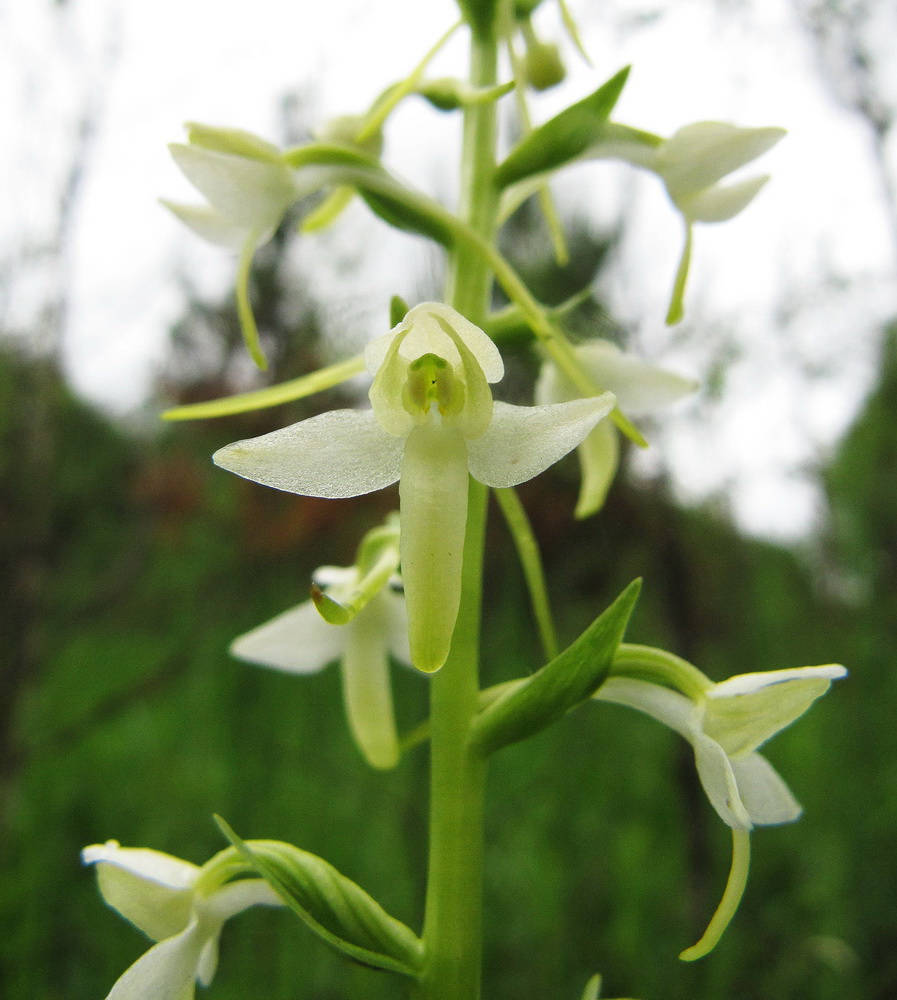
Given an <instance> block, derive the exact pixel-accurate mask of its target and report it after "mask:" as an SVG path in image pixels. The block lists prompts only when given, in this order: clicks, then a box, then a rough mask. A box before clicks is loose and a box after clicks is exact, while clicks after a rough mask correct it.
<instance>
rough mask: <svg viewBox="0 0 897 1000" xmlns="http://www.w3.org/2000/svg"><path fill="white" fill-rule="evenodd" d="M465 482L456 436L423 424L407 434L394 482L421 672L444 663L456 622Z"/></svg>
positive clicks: (463, 455) (462, 448)
mask: <svg viewBox="0 0 897 1000" xmlns="http://www.w3.org/2000/svg"><path fill="white" fill-rule="evenodd" d="M467 476H468V473H467V448H466V445H465V443H464V438H463V436H462V435H461V432H460V431H458V430H455V429H453V428H450V427H444V426H441V425H439V424H433V423H430V424H423V425H421V426H419V427H415V428H414V429H413V430H412V431H411V433H410V434H409V435H408V439H407V441H406V443H405V455H404V458H403V460H402V477H401V480H400V483H399V496H400V498H401V505H402V542H401V548H402V579H403V580H404V582H405V600H406V603H407V607H408V638H409V643H410V646H411V660H412V662H413V663H414V665H415V666H416V667H417V668H418V669H419V670H423V671H425V672H427V673H430V672H432V671H434V670H438V669H439V668H440V667H441V666H442V665H443V663H445V661H446V658H447V657H448V652H449V648H450V646H451V641H452V632H453V631H454V628H455V619H456V618H457V616H458V605H459V603H460V600H461V566H462V554H463V549H464V532H465V528H466V524H467Z"/></svg>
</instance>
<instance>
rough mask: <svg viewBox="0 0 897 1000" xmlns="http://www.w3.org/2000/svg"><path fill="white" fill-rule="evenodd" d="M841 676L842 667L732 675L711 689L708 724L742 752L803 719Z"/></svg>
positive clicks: (710, 730) (726, 744) (711, 731)
mask: <svg viewBox="0 0 897 1000" xmlns="http://www.w3.org/2000/svg"><path fill="white" fill-rule="evenodd" d="M839 676H843V667H840V668H839V667H835V666H830V667H804V668H802V669H798V670H774V671H767V672H766V673H758V674H756V675H753V676H752V675H750V674H742V675H739V676H737V677H732V678H730V679H729V680H728V681H723V682H722V683H721V684H717V685H715V686H714V687H713V688H712V689H711V690H710V691H709V692H708V695H707V709H706V714H705V719H704V729H705V731H706V732H707V733H708V735H710V736H712V737H713V738H714V739H716V740H718V741H719V742H720V743H721V744H722V745H723V746H724V747H725V749H726V752H727V753H729V754H731V755H733V756H741V755H743V754H745V753H748V752H749V751H751V750H755V749H756V748H757V747H759V746H761V745H762V744H763V743H765V742H766V741H767V740H768V739H769V738H770V737H772V736H774V735H775V734H776V733H777V732H779V731H780V730H782V729H784V728H785V727H786V726H790V725H791V723H792V722H794V721H795V719H798V718H800V716H801V715H803V714H804V712H806V711H807V709H808V708H809V707H810V705H812V704H813V702H814V701H815V700H816V699H817V698H819V697H820V696H821V695H823V694H825V692H826V691H828V689H829V686H830V685H831V682H832V680H833V679H834V678H837V677H839Z"/></svg>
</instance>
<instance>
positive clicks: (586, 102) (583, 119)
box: [495, 66, 629, 189]
mask: <svg viewBox="0 0 897 1000" xmlns="http://www.w3.org/2000/svg"><path fill="white" fill-rule="evenodd" d="M628 75H629V67H628V66H626V67H625V68H624V69H621V70H620V72H619V73H617V74H616V75H615V76H613V77H611V78H610V80H608V81H607V83H605V84H603V85H602V86H600V87H599V88H598V89H597V90H596V91H595V92H594V93H593V94H590V95H589V96H588V97H585V98H583V99H582V100H581V101H578V102H577V103H576V104H573V105H572V106H571V107H569V108H567V109H566V110H564V111H562V112H561V113H560V114H559V115H556V116H555V117H554V118H552V119H551V120H550V121H547V122H545V124H544V125H540V126H539V127H538V128H536V129H533V131H532V132H530V133H529V135H527V136H525V137H524V138H523V139H522V140H521V141H520V142H519V143H518V144H517V145H516V146H515V147H514V149H512V150H511V152H510V153H509V154H508V156H507V157H506V158H505V160H504V161H503V162H502V163H501V164H500V165H499V167H498V170H497V171H496V173H495V183H496V184H497V186H498V187H499V188H500V189H501V188H506V187H507V186H508V185H509V184H514V183H516V182H517V181H520V180H523V179H524V178H525V177H532V176H533V175H534V174H541V173H545V172H546V171H548V170H553V169H554V168H555V167H559V166H562V165H563V164H564V163H569V162H570V161H571V160H574V159H576V157H577V156H579V155H580V154H582V153H584V152H585V151H586V150H587V149H588V148H589V146H591V145H592V143H593V142H595V140H596V139H597V137H598V136H599V135H600V134H601V130H602V127H603V126H604V124H605V122H606V121H607V119H608V116H609V115H610V113H611V111H613V108H614V105H615V104H616V103H617V98H618V97H619V96H620V92H621V91H622V90H623V85H624V84H625V83H626V77H627V76H628Z"/></svg>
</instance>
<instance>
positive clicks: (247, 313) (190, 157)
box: [162, 123, 319, 368]
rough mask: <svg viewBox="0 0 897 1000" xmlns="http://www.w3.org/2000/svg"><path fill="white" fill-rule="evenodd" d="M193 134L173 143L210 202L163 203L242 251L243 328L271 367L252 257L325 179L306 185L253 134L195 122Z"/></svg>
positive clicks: (256, 355)
mask: <svg viewBox="0 0 897 1000" xmlns="http://www.w3.org/2000/svg"><path fill="white" fill-rule="evenodd" d="M187 130H188V142H187V143H177V142H175V143H171V144H170V145H169V147H168V148H169V150H170V151H171V155H172V157H174V161H175V163H177V165H178V167H179V168H180V169H181V172H182V173H183V174H184V176H185V177H186V178H187V180H189V181H190V183H191V184H193V186H194V187H195V188H196V189H197V190H198V191H199V192H200V193H201V194H202V195H204V196H205V198H206V199H207V204H205V205H182V204H179V203H177V202H171V201H165V200H163V202H162V204H163V205H165V206H166V208H168V209H170V210H171V211H172V212H173V213H174V214H175V215H176V216H177V217H178V218H179V219H180V220H181V222H183V223H184V224H185V225H187V226H189V227H190V229H192V230H193V231H194V232H195V233H197V234H198V235H199V236H201V237H202V238H203V239H204V240H208V241H209V242H211V243H215V244H217V245H219V246H224V247H227V248H228V249H231V250H236V251H238V252H239V254H240V262H239V265H238V268H237V282H236V294H237V307H238V312H239V317H240V325H241V327H242V329H243V336H244V338H245V340H246V346H247V348H248V349H249V352H250V354H251V355H252V357H253V359H254V360H255V362H256V364H258V366H259V367H260V368H265V367H266V362H265V358H264V355H263V354H262V351H261V347H260V345H259V342H258V330H257V329H256V325H255V319H254V317H253V314H252V308H251V306H250V302H249V269H250V266H251V264H252V258H253V255H254V254H255V251H256V249H257V248H258V247H260V246H261V245H262V244H263V243H267V242H268V240H269V239H271V237H272V236H273V235H274V232H275V230H276V229H277V227H278V226H279V225H280V222H281V220H282V219H283V217H284V214H285V213H286V211H287V209H288V208H289V207H290V205H292V204H293V203H294V202H295V201H296V200H297V199H298V198H300V197H301V196H302V195H303V194H307V193H309V192H310V191H313V190H315V188H316V187H318V186H319V180H318V178H317V177H316V175H315V174H314V172H312V173H310V174H308V175H307V176H306V179H305V182H304V184H303V186H300V185H299V183H298V182H297V180H296V177H295V175H294V172H293V170H292V169H291V168H290V167H289V166H288V165H287V163H286V162H285V160H284V158H283V154H282V153H281V151H280V150H279V149H278V148H277V147H276V146H274V145H272V144H271V143H270V142H266V141H265V140H264V139H260V138H259V137H258V136H256V135H253V134H252V133H250V132H244V131H242V130H240V129H231V128H215V127H212V126H209V125H198V124H195V123H190V124H188V125H187Z"/></svg>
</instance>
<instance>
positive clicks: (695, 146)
mask: <svg viewBox="0 0 897 1000" xmlns="http://www.w3.org/2000/svg"><path fill="white" fill-rule="evenodd" d="M784 135H785V130H784V129H781V128H739V127H738V126H736V125H730V124H728V123H726V122H695V123H694V124H692V125H686V126H685V127H684V128H681V129H679V131H678V132H676V134H675V135H673V136H672V137H671V138H670V139H668V140H667V141H666V142H665V143H664V144H663V145H662V146H661V147H660V149H659V150H658V156H657V161H656V167H655V169H656V170H657V171H658V173H660V174H661V175H662V176H663V179H664V181H665V182H666V185H667V188H668V190H669V192H670V195H671V196H672V198H673V200H676V199H678V198H679V197H682V196H684V195H687V194H691V193H693V192H695V191H700V190H702V189H703V188H707V187H710V185H711V184H715V183H716V182H717V181H718V180H720V179H721V178H723V177H725V176H726V174H730V173H731V172H732V171H733V170H737V169H738V168H739V167H742V166H744V165H745V164H746V163H750V162H751V160H755V159H756V158H757V157H758V156H761V155H762V154H763V153H765V152H766V151H767V150H768V149H771V148H772V147H773V146H774V145H775V144H776V143H777V142H778V141H779V140H780V139H781V138H782V137H783V136H784Z"/></svg>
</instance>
